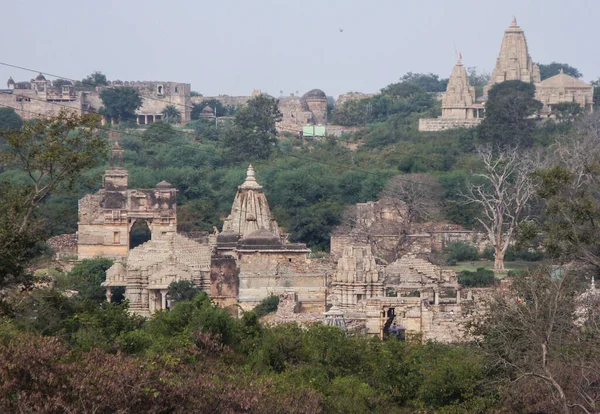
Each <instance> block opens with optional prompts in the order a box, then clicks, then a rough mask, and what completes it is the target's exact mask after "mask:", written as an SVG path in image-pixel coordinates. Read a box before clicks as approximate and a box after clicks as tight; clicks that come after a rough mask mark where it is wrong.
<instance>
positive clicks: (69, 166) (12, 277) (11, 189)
mask: <svg viewBox="0 0 600 414" xmlns="http://www.w3.org/2000/svg"><path fill="white" fill-rule="evenodd" d="M99 127H100V117H99V116H98V115H95V114H90V115H82V116H79V115H76V114H74V113H72V112H68V111H61V112H60V113H59V115H58V116H57V117H55V118H51V119H42V120H38V121H37V122H33V123H28V124H26V125H25V126H24V127H23V128H22V129H20V130H18V131H12V132H10V133H8V134H6V135H5V136H4V138H5V140H6V146H5V149H4V152H3V154H2V158H3V161H4V162H5V163H6V165H8V166H10V167H12V168H15V169H17V170H20V171H23V173H24V174H25V176H26V177H28V182H27V183H26V184H10V183H5V184H3V185H2V187H1V188H0V203H2V206H1V207H2V211H3V214H2V215H1V217H2V219H1V220H0V225H1V226H2V228H0V263H1V265H0V289H1V287H3V286H5V285H9V284H14V283H21V282H24V281H27V280H29V279H30V276H31V275H30V274H29V273H28V272H27V270H26V269H27V266H28V261H29V260H30V259H31V258H32V252H31V248H32V247H33V245H35V242H36V241H38V240H39V237H40V232H39V230H40V223H38V222H36V221H35V220H33V219H34V218H35V213H36V212H37V210H38V208H39V206H40V205H41V204H42V203H43V202H44V201H45V200H46V199H47V198H48V196H49V195H50V194H51V193H52V192H53V191H55V190H56V189H58V188H64V189H69V188H72V186H73V185H74V183H75V182H76V180H77V179H79V177H80V176H81V173H82V172H84V171H85V170H87V169H89V168H92V167H94V166H95V165H97V164H99V162H100V161H101V160H103V158H104V157H105V156H106V152H107V143H106V140H105V139H104V138H103V137H102V136H101V135H100V134H99V133H98V128H99Z"/></svg>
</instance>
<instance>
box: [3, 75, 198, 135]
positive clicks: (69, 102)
mask: <svg viewBox="0 0 600 414" xmlns="http://www.w3.org/2000/svg"><path fill="white" fill-rule="evenodd" d="M118 86H127V87H131V88H134V89H136V90H137V91H138V92H139V93H140V95H141V96H142V99H143V101H142V106H141V107H140V108H139V109H138V110H137V111H136V115H137V122H138V124H141V125H147V124H151V123H152V122H154V121H158V120H160V119H161V118H162V111H163V109H165V107H166V106H167V105H173V106H175V107H176V108H177V109H178V110H179V111H180V112H181V123H182V124H185V123H187V122H189V121H190V120H191V109H192V104H191V101H190V93H191V92H190V84H189V83H178V82H121V81H113V82H111V83H110V85H109V86H99V87H97V88H95V89H93V90H78V89H76V88H75V87H74V85H73V84H72V82H71V81H68V80H62V85H61V86H60V87H54V86H53V85H52V82H51V81H49V80H46V78H45V77H44V75H42V74H41V73H40V74H39V75H38V76H37V77H36V78H35V79H31V81H28V82H15V81H14V80H13V78H12V77H11V78H9V79H8V82H7V89H1V90H0V105H2V106H6V107H10V108H13V109H14V110H15V111H16V112H17V113H18V114H19V116H21V118H23V119H35V118H38V117H40V116H56V115H57V114H58V113H59V112H60V110H61V109H67V110H71V111H73V112H75V113H76V114H78V115H81V114H83V113H86V112H88V111H93V110H98V109H99V108H100V107H101V106H102V100H101V99H100V92H101V91H102V90H104V89H106V88H114V87H118Z"/></svg>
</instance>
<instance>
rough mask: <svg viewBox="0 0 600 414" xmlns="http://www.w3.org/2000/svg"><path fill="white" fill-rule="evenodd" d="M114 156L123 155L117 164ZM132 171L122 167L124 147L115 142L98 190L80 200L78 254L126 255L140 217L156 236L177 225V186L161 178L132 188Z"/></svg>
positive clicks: (164, 233) (90, 256)
mask: <svg viewBox="0 0 600 414" xmlns="http://www.w3.org/2000/svg"><path fill="white" fill-rule="evenodd" d="M115 157H121V159H120V163H119V165H118V166H115V165H114V159H115ZM128 178H129V173H128V172H127V170H125V169H123V168H122V150H121V149H120V148H119V144H118V143H117V142H115V144H114V147H113V151H112V155H111V168H110V169H108V170H106V171H105V173H104V176H103V186H102V188H101V189H100V190H99V191H98V192H97V193H96V194H88V195H86V196H85V197H83V198H82V199H81V200H79V211H78V215H79V221H78V240H77V254H78V256H79V258H80V259H86V258H92V257H96V256H98V257H111V258H124V257H126V256H127V253H128V252H129V237H130V232H131V228H132V227H133V225H134V224H135V222H136V221H138V220H144V221H146V222H147V223H148V228H149V229H150V231H151V233H152V235H153V237H154V236H155V235H167V234H169V233H174V232H175V231H176V229H177V211H176V209H177V204H176V196H177V190H176V189H175V188H173V186H171V185H170V184H169V183H167V182H165V181H162V182H160V183H158V184H157V185H156V187H155V188H152V189H129V188H128Z"/></svg>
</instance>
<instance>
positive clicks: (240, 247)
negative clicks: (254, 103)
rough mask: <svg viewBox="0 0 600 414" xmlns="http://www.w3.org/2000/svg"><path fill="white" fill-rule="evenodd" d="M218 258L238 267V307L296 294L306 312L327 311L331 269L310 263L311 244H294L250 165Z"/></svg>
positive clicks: (220, 239)
mask: <svg viewBox="0 0 600 414" xmlns="http://www.w3.org/2000/svg"><path fill="white" fill-rule="evenodd" d="M215 251H216V256H217V257H219V258H226V257H232V258H234V259H235V261H236V264H237V267H238V295H237V303H238V304H239V305H240V306H241V308H242V309H244V310H247V309H252V308H253V307H254V306H256V305H257V304H258V303H260V301H261V300H262V299H264V298H265V297H267V296H269V295H271V294H283V293H284V292H293V293H294V295H295V296H294V297H296V299H297V302H298V303H297V307H298V309H300V310H303V311H305V312H312V311H317V312H323V311H324V310H325V290H326V278H327V273H328V267H327V264H325V265H323V264H322V263H321V262H320V261H319V260H313V259H310V258H309V253H310V249H308V248H307V247H306V245H305V244H301V243H289V242H288V241H287V236H286V235H285V234H283V233H282V232H281V229H280V228H279V225H278V224H277V221H276V220H275V218H274V217H273V216H272V214H271V210H270V208H269V203H268V201H267V198H266V196H265V194H264V192H263V187H262V186H261V185H260V184H259V183H258V182H257V181H256V177H255V175H254V168H252V166H250V167H249V168H248V171H247V175H246V180H245V181H244V182H243V183H242V184H241V185H240V186H239V187H238V191H237V194H236V196H235V199H234V201H233V205H232V207H231V214H230V215H229V216H228V217H227V218H226V219H225V222H224V224H223V232H222V233H220V234H219V235H218V236H217V240H216V248H215Z"/></svg>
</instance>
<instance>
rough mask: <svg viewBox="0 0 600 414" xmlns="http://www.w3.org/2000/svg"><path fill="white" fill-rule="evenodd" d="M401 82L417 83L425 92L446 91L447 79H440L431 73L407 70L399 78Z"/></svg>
mask: <svg viewBox="0 0 600 414" xmlns="http://www.w3.org/2000/svg"><path fill="white" fill-rule="evenodd" d="M400 81H401V82H403V83H407V82H410V83H414V84H416V85H419V86H420V87H421V89H422V90H423V91H425V92H446V87H447V86H448V79H440V77H439V76H438V75H434V74H433V73H412V72H408V73H407V74H406V75H404V76H402V77H401V78H400Z"/></svg>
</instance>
